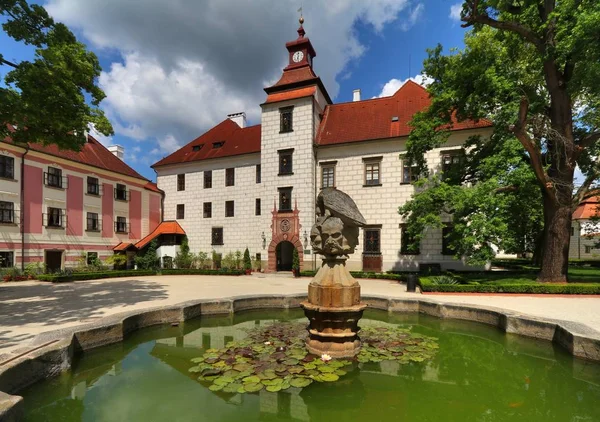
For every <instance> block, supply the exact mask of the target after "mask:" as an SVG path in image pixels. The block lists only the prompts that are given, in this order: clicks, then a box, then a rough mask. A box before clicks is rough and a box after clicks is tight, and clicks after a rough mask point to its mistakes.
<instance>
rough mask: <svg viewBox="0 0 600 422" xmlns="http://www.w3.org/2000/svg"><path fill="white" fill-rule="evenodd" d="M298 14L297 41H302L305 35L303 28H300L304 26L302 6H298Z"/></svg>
mask: <svg viewBox="0 0 600 422" xmlns="http://www.w3.org/2000/svg"><path fill="white" fill-rule="evenodd" d="M298 12H300V19H298V22H300V28H298V39H302V38H304V35H306V31H304V27H303V26H302V25H303V24H304V15H303V14H302V6H300V9H298Z"/></svg>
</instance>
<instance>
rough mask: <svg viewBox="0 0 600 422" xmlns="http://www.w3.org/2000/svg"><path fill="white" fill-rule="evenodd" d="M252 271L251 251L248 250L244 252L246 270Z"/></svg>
mask: <svg viewBox="0 0 600 422" xmlns="http://www.w3.org/2000/svg"><path fill="white" fill-rule="evenodd" d="M251 269H252V260H251V259H250V251H249V250H248V248H246V250H245V251H244V270H251Z"/></svg>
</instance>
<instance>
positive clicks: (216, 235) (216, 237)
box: [210, 227, 224, 246]
mask: <svg viewBox="0 0 600 422" xmlns="http://www.w3.org/2000/svg"><path fill="white" fill-rule="evenodd" d="M210 244H211V245H213V246H223V244H224V243H223V227H212V228H211V233H210Z"/></svg>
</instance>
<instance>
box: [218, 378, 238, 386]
mask: <svg viewBox="0 0 600 422" xmlns="http://www.w3.org/2000/svg"><path fill="white" fill-rule="evenodd" d="M233 381H235V380H234V379H233V378H230V377H219V378H216V379H215V380H214V381H213V382H214V383H215V384H219V385H227V384H230V383H232V382H233Z"/></svg>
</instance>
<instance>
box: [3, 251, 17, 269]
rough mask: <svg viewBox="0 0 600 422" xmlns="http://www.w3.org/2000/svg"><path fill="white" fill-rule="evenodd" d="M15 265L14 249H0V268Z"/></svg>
mask: <svg viewBox="0 0 600 422" xmlns="http://www.w3.org/2000/svg"><path fill="white" fill-rule="evenodd" d="M14 266H15V252H14V251H0V268H12V267H14Z"/></svg>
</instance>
